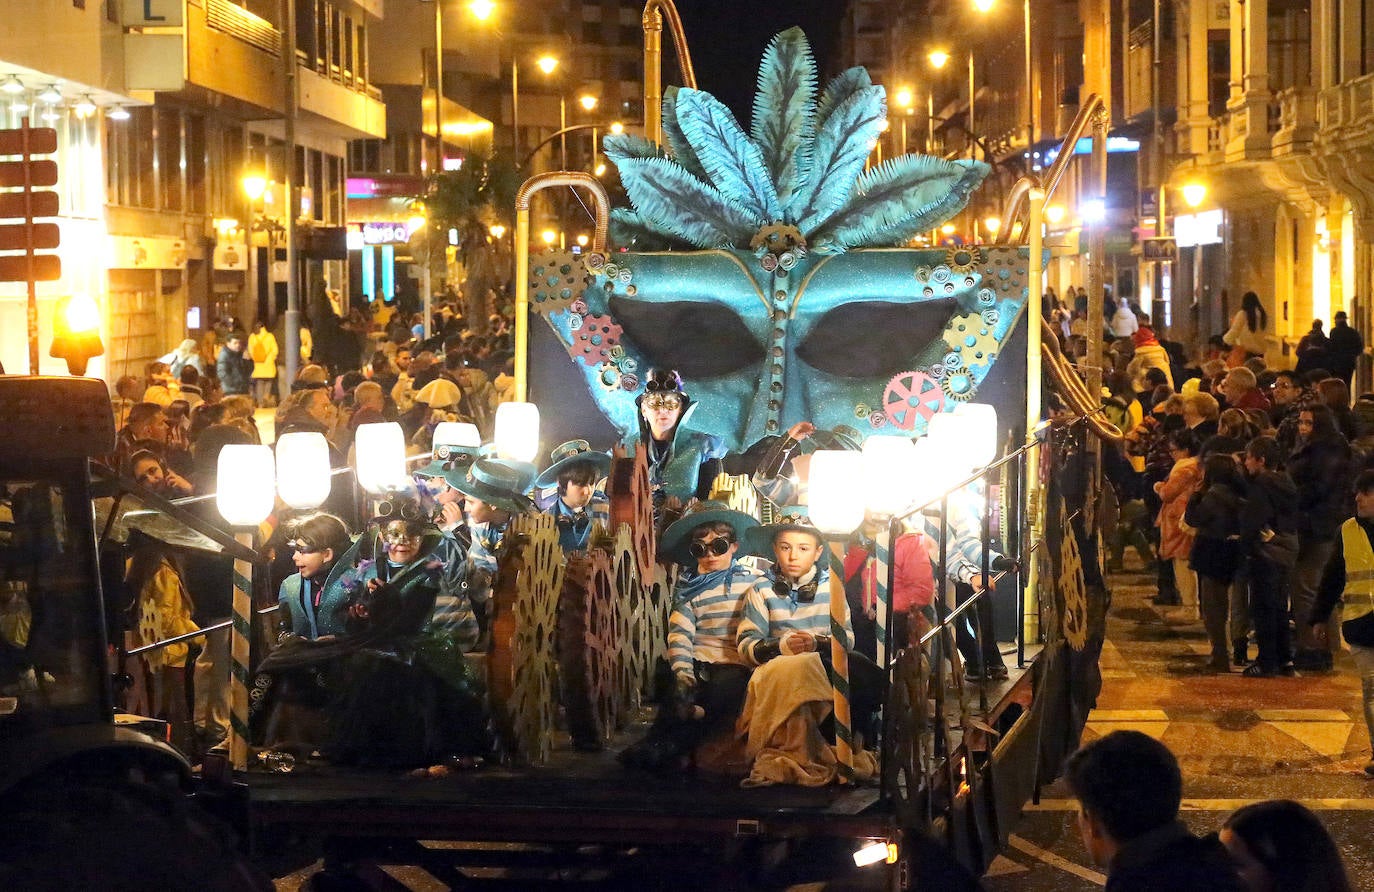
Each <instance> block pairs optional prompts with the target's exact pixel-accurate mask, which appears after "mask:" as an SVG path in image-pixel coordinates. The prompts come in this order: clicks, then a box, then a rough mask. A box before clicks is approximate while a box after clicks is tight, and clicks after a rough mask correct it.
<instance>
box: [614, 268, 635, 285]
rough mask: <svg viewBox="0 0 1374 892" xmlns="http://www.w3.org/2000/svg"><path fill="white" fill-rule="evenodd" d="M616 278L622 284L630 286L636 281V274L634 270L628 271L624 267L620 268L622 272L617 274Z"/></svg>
mask: <svg viewBox="0 0 1374 892" xmlns="http://www.w3.org/2000/svg"><path fill="white" fill-rule="evenodd" d="M615 277H616V279H617V280H618V281H619V282H620V284H622V285H628V284H630V283H631V282H632V281H634V277H635V274H634V272H633V271H632V270H629V269H626V268H625V267H623V266H622V267H621V268H620V272H618V273H616V276H615Z"/></svg>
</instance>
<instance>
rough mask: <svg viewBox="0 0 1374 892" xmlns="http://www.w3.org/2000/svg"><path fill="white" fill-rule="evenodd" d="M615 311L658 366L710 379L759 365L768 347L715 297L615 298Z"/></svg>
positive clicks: (630, 333) (635, 341)
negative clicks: (684, 298) (668, 298)
mask: <svg viewBox="0 0 1374 892" xmlns="http://www.w3.org/2000/svg"><path fill="white" fill-rule="evenodd" d="M610 310H611V315H613V316H614V317H615V318H616V320H617V321H618V322H620V324H621V325H622V326H623V327H624V329H625V336H626V337H627V338H629V339H630V340H631V341H633V342H634V343H636V344H638V345H639V347H640V348H641V349H643V351H644V353H645V354H646V355H647V356H648V357H649V360H650V362H651V363H652V364H653V365H654V366H655V367H656V368H671V369H677V370H678V372H680V373H681V374H682V377H684V378H687V379H692V378H712V377H715V376H717V375H728V374H730V373H731V372H737V371H739V370H740V369H743V368H748V367H751V366H757V365H758V364H759V363H760V362H762V361H763V356H764V350H763V346H762V345H761V344H759V342H758V341H757V340H755V339H754V336H753V335H752V334H750V333H749V329H747V328H745V327H744V323H743V322H741V321H740V318H739V317H738V316H737V315H735V312H734V311H733V310H731V309H730V308H729V307H727V306H725V305H723V304H718V303H715V302H714V301H687V300H683V301H669V302H667V303H648V302H646V301H638V300H626V299H625V298H622V297H618V296H617V297H612V298H611V300H610Z"/></svg>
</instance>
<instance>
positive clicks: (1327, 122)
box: [1317, 74, 1374, 145]
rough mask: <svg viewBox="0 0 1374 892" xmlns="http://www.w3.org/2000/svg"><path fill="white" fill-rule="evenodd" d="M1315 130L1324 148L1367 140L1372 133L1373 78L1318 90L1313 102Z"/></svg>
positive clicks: (1370, 75)
mask: <svg viewBox="0 0 1374 892" xmlns="http://www.w3.org/2000/svg"><path fill="white" fill-rule="evenodd" d="M1317 127H1318V128H1319V129H1320V132H1321V135H1322V142H1324V143H1328V144H1330V143H1334V144H1337V145H1339V144H1341V143H1342V142H1344V141H1346V140H1349V139H1351V138H1358V139H1367V138H1368V135H1369V134H1370V132H1371V131H1374V74H1366V75H1364V76H1363V77H1358V78H1355V79H1354V80H1349V81H1346V82H1345V83H1343V84H1338V85H1336V86H1334V87H1328V88H1327V89H1325V90H1322V91H1321V94H1320V96H1319V98H1318V101H1317Z"/></svg>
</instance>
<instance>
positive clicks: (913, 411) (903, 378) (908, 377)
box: [869, 371, 945, 431]
mask: <svg viewBox="0 0 1374 892" xmlns="http://www.w3.org/2000/svg"><path fill="white" fill-rule="evenodd" d="M944 401H945V398H944V394H942V393H941V391H940V384H939V382H937V381H936V380H935V379H934V378H932V377H931V376H930V375H928V374H926V373H925V372H919V371H912V372H901V373H899V374H897V375H894V376H893V378H892V380H891V381H888V382H887V387H886V388H885V389H884V390H883V407H882V410H881V411H882V413H883V415H884V417H885V419H886V420H888V421H890V422H892V424H893V425H895V426H896V427H899V428H901V429H902V430H904V431H909V430H913V429H915V427H916V419H917V418H924V419H926V420H927V421H929V420H930V417H931V416H932V415H934V414H935V413H936V412H938V411H940V407H941V406H942V405H943V404H944ZM877 412H878V410H874V413H873V414H877ZM869 423H870V424H871V423H872V415H870V416H869Z"/></svg>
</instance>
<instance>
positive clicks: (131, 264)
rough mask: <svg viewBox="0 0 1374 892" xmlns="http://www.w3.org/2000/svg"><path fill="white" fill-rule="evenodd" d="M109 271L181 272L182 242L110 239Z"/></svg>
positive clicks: (152, 238)
mask: <svg viewBox="0 0 1374 892" xmlns="http://www.w3.org/2000/svg"><path fill="white" fill-rule="evenodd" d="M107 251H108V255H107V259H108V263H107V266H108V267H109V268H110V269H181V268H183V267H185V266H186V242H185V241H183V240H182V239H179V238H176V239H173V238H158V237H156V236H132V235H112V236H110V237H109V242H107Z"/></svg>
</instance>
